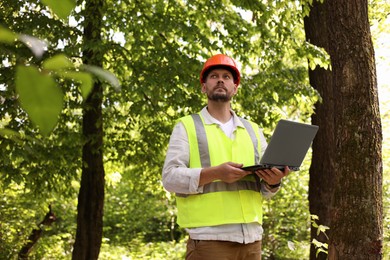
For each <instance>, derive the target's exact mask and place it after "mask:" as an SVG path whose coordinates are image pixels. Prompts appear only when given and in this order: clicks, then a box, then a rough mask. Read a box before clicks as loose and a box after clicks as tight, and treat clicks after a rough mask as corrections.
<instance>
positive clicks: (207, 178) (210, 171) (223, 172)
mask: <svg viewBox="0 0 390 260" xmlns="http://www.w3.org/2000/svg"><path fill="white" fill-rule="evenodd" d="M242 166H243V164H241V163H233V162H226V163H223V164H220V165H218V166H213V167H209V168H203V169H202V171H201V172H200V179H199V186H203V185H205V184H208V183H211V182H213V181H215V180H220V181H223V182H226V183H233V182H236V181H238V180H240V179H242V178H243V177H245V176H246V175H248V174H251V172H250V171H244V170H242V169H241V167H242Z"/></svg>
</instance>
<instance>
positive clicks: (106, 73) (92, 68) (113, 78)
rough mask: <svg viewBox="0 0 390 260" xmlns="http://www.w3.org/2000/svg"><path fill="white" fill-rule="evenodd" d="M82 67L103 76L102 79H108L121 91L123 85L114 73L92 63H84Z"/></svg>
mask: <svg viewBox="0 0 390 260" xmlns="http://www.w3.org/2000/svg"><path fill="white" fill-rule="evenodd" d="M82 67H83V68H84V69H85V70H86V71H89V72H91V73H93V74H94V75H95V76H97V77H99V78H101V79H102V80H105V81H107V82H108V83H109V84H110V85H111V86H113V87H114V88H115V90H116V91H120V89H121V86H120V83H119V80H118V78H117V77H116V76H115V75H114V74H113V73H111V72H109V71H108V70H104V69H102V68H100V67H97V66H92V65H83V66H82Z"/></svg>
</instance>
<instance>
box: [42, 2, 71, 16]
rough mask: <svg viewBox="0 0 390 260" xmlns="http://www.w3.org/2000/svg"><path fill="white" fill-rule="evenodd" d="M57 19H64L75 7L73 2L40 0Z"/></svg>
mask: <svg viewBox="0 0 390 260" xmlns="http://www.w3.org/2000/svg"><path fill="white" fill-rule="evenodd" d="M42 2H43V3H44V4H45V5H47V6H48V7H49V8H50V9H51V10H52V11H53V12H54V13H55V14H56V15H58V17H60V18H61V19H66V18H68V16H69V15H70V13H71V12H72V10H73V9H74V8H75V7H76V1H75V0H61V1H58V0H42Z"/></svg>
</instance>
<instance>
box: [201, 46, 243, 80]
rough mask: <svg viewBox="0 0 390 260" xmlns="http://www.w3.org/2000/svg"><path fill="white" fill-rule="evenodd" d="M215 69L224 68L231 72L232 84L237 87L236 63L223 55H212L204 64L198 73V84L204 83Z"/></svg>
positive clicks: (237, 71)
mask: <svg viewBox="0 0 390 260" xmlns="http://www.w3.org/2000/svg"><path fill="white" fill-rule="evenodd" d="M216 67H221V68H226V69H228V70H229V71H231V72H232V74H233V78H234V83H235V84H237V86H238V85H239V84H240V71H239V70H238V68H237V65H236V62H235V61H234V60H233V59H232V58H230V57H229V56H227V55H225V54H217V55H214V56H212V57H210V58H209V59H208V60H207V61H206V62H205V63H204V65H203V69H202V71H201V72H200V83H204V82H205V79H206V77H207V74H208V73H209V72H210V70H212V69H213V68H216Z"/></svg>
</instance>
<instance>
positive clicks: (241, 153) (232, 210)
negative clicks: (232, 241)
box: [176, 114, 263, 228]
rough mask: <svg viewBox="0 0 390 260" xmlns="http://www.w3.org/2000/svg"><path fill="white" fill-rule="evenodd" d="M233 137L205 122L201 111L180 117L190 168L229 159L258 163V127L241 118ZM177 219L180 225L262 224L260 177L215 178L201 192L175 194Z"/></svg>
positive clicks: (214, 125) (249, 163)
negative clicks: (186, 141)
mask: <svg viewBox="0 0 390 260" xmlns="http://www.w3.org/2000/svg"><path fill="white" fill-rule="evenodd" d="M240 120H241V121H242V122H243V124H244V126H245V127H244V128H243V127H238V128H237V130H236V132H235V138H234V140H232V139H230V138H229V137H227V136H226V135H225V133H224V132H223V131H222V130H221V129H220V128H219V126H218V125H216V124H207V125H206V124H204V121H203V118H202V117H201V115H200V114H194V115H190V116H186V117H183V118H181V119H180V120H179V121H181V122H182V123H183V125H184V126H185V129H186V131H187V136H188V141H189V146H190V165H189V167H190V168H205V167H210V166H216V165H220V164H222V163H225V162H228V161H231V162H236V163H243V164H244V166H249V165H253V164H255V163H258V161H259V154H260V151H261V144H260V138H259V127H258V125H256V124H255V123H253V122H250V121H247V120H244V119H242V118H240ZM176 203H177V209H178V219H177V222H178V224H179V225H180V226H181V227H185V228H191V227H203V226H216V225H222V224H233V223H251V222H258V223H260V224H261V223H262V218H263V210H262V196H261V192H260V180H259V178H257V176H255V175H254V174H250V175H247V176H246V177H245V178H243V179H241V180H240V181H238V182H235V183H231V184H228V183H225V182H222V181H214V182H212V183H209V184H206V185H205V186H204V187H203V193H200V194H191V195H188V194H176Z"/></svg>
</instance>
